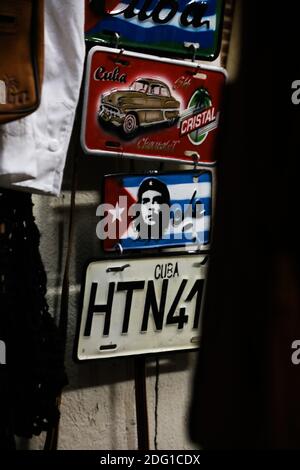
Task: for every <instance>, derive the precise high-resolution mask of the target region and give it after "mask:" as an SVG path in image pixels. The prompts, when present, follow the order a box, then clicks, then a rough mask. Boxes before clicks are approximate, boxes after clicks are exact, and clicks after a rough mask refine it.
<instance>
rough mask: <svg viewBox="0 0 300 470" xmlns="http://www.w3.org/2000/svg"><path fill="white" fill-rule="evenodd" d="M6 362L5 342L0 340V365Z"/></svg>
mask: <svg viewBox="0 0 300 470" xmlns="http://www.w3.org/2000/svg"><path fill="white" fill-rule="evenodd" d="M5 364H6V344H5V342H4V341H2V340H0V365H5Z"/></svg>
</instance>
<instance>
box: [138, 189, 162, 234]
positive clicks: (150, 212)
mask: <svg viewBox="0 0 300 470" xmlns="http://www.w3.org/2000/svg"><path fill="white" fill-rule="evenodd" d="M162 204H163V197H162V194H161V193H160V192H159V191H155V190H153V189H148V190H147V191H145V192H144V193H143V195H142V198H141V215H142V219H143V221H144V223H145V224H146V225H151V226H153V225H156V224H157V223H158V222H159V214H160V211H161V205H162Z"/></svg>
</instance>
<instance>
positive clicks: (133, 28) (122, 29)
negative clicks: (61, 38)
mask: <svg viewBox="0 0 300 470" xmlns="http://www.w3.org/2000/svg"><path fill="white" fill-rule="evenodd" d="M105 31H106V32H107V31H117V32H118V33H119V34H120V35H121V36H122V37H123V38H124V40H126V39H127V40H130V41H134V42H138V43H141V42H145V43H146V44H147V45H150V46H152V47H154V46H155V45H156V46H157V47H159V46H160V47H161V44H160V43H162V42H168V43H170V42H174V43H180V45H181V44H183V42H195V43H197V42H199V43H200V44H201V46H202V49H208V48H212V47H213V46H214V39H215V31H207V30H200V31H197V32H193V31H192V30H190V29H188V28H177V27H174V26H170V25H161V26H152V27H150V28H143V27H142V24H141V26H138V25H135V24H133V23H131V22H130V21H126V20H121V19H119V18H107V19H103V20H102V21H101V22H99V23H98V24H97V25H96V26H95V27H94V28H92V29H90V30H89V31H87V33H88V34H89V35H90V34H97V33H105Z"/></svg>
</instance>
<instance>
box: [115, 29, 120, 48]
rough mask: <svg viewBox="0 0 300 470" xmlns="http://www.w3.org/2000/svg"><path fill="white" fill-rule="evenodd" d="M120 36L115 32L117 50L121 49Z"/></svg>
mask: <svg viewBox="0 0 300 470" xmlns="http://www.w3.org/2000/svg"><path fill="white" fill-rule="evenodd" d="M120 38H121V36H120V34H119V33H117V32H114V40H115V48H116V49H119V42H120Z"/></svg>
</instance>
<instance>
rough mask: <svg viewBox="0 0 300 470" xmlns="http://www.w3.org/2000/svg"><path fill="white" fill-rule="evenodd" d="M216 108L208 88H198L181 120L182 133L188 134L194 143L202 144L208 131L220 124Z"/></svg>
mask: <svg viewBox="0 0 300 470" xmlns="http://www.w3.org/2000/svg"><path fill="white" fill-rule="evenodd" d="M217 117H218V116H217V113H216V109H215V107H214V106H213V104H212V100H211V97H210V95H209V93H208V91H207V90H206V88H203V87H201V88H198V90H196V91H195V93H194V94H193V95H192V97H191V99H190V101H189V104H188V109H187V111H186V112H185V113H184V115H183V116H182V118H181V120H180V135H181V136H184V135H188V138H189V140H190V141H191V142H192V143H193V144H194V145H200V144H202V142H204V140H205V139H206V137H207V135H208V133H209V132H210V131H211V130H213V129H215V128H216V127H217V125H218V120H217Z"/></svg>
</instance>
